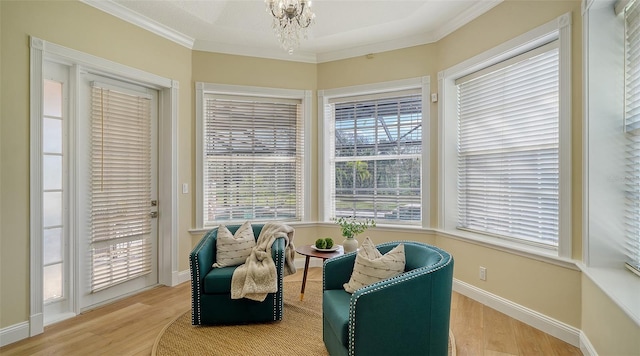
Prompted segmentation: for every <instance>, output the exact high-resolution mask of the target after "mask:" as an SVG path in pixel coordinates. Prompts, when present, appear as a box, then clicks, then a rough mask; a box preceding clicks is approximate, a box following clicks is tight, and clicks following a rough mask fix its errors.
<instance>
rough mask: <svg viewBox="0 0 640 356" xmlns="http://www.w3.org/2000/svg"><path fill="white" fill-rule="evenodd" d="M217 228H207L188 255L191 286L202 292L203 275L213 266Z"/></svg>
mask: <svg viewBox="0 0 640 356" xmlns="http://www.w3.org/2000/svg"><path fill="white" fill-rule="evenodd" d="M217 237H218V228H217V227H216V228H213V229H212V230H209V231H208V232H207V233H206V234H205V235H204V236H203V237H202V239H201V240H200V242H198V244H197V245H196V247H194V249H193V250H192V251H191V254H190V255H189V267H190V269H191V288H192V289H194V291H196V290H195V288H196V287H198V288H199V289H198V292H199V293H200V292H202V288H203V280H204V277H205V276H206V275H207V273H209V271H210V270H211V268H213V263H214V262H215V261H216V238H217Z"/></svg>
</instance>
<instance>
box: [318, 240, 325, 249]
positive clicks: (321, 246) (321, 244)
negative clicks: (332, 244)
mask: <svg viewBox="0 0 640 356" xmlns="http://www.w3.org/2000/svg"><path fill="white" fill-rule="evenodd" d="M326 246H327V241H325V239H317V240H316V248H326Z"/></svg>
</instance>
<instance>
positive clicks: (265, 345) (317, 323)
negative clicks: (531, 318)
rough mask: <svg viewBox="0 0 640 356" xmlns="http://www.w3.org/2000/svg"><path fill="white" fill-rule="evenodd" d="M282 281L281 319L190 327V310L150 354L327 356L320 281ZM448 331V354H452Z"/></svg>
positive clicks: (163, 334) (170, 326)
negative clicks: (302, 284)
mask: <svg viewBox="0 0 640 356" xmlns="http://www.w3.org/2000/svg"><path fill="white" fill-rule="evenodd" d="M300 285H301V282H298V281H296V282H294V281H285V285H284V314H283V317H282V321H280V322H273V323H264V324H248V325H225V326H193V325H191V310H189V311H188V312H186V313H184V314H183V315H181V316H179V317H178V318H176V319H175V320H173V321H172V322H170V323H169V324H168V325H167V326H166V327H165V328H164V329H163V330H162V331H161V332H160V335H158V337H157V339H156V341H155V343H154V345H153V350H152V352H151V354H152V355H153V356H168V355H171V356H175V355H234V356H235V355H244V356H246V355H287V356H290V355H328V353H327V350H326V349H325V347H324V343H323V341H322V282H320V281H307V285H306V288H305V293H304V300H303V301H300ZM452 345H455V341H454V340H453V334H452V333H451V332H449V355H451V356H455V347H453V348H452V347H451V346H452Z"/></svg>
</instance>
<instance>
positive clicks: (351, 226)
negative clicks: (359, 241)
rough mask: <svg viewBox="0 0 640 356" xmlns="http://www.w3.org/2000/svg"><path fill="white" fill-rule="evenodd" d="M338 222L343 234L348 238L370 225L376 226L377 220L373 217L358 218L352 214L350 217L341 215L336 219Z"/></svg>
mask: <svg viewBox="0 0 640 356" xmlns="http://www.w3.org/2000/svg"><path fill="white" fill-rule="evenodd" d="M336 224H338V225H340V229H341V230H342V236H344V237H346V238H348V239H351V238H354V237H355V236H356V235H358V234H361V233H363V232H364V231H365V230H366V229H368V228H369V227H376V221H375V220H373V219H364V220H356V218H354V217H352V216H350V217H348V218H345V217H340V218H338V219H336Z"/></svg>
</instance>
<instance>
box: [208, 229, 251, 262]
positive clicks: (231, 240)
mask: <svg viewBox="0 0 640 356" xmlns="http://www.w3.org/2000/svg"><path fill="white" fill-rule="evenodd" d="M255 245H256V239H255V236H254V235H253V229H252V228H251V223H249V222H248V221H247V222H245V223H244V224H242V226H240V228H238V230H237V231H236V233H235V235H234V234H232V233H231V231H229V229H228V228H227V227H226V226H225V225H220V226H219V227H218V237H217V239H216V262H215V263H214V264H213V267H230V266H238V265H241V264H243V263H244V261H246V259H247V257H249V255H250V254H251V250H252V249H253V247H254V246H255Z"/></svg>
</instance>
